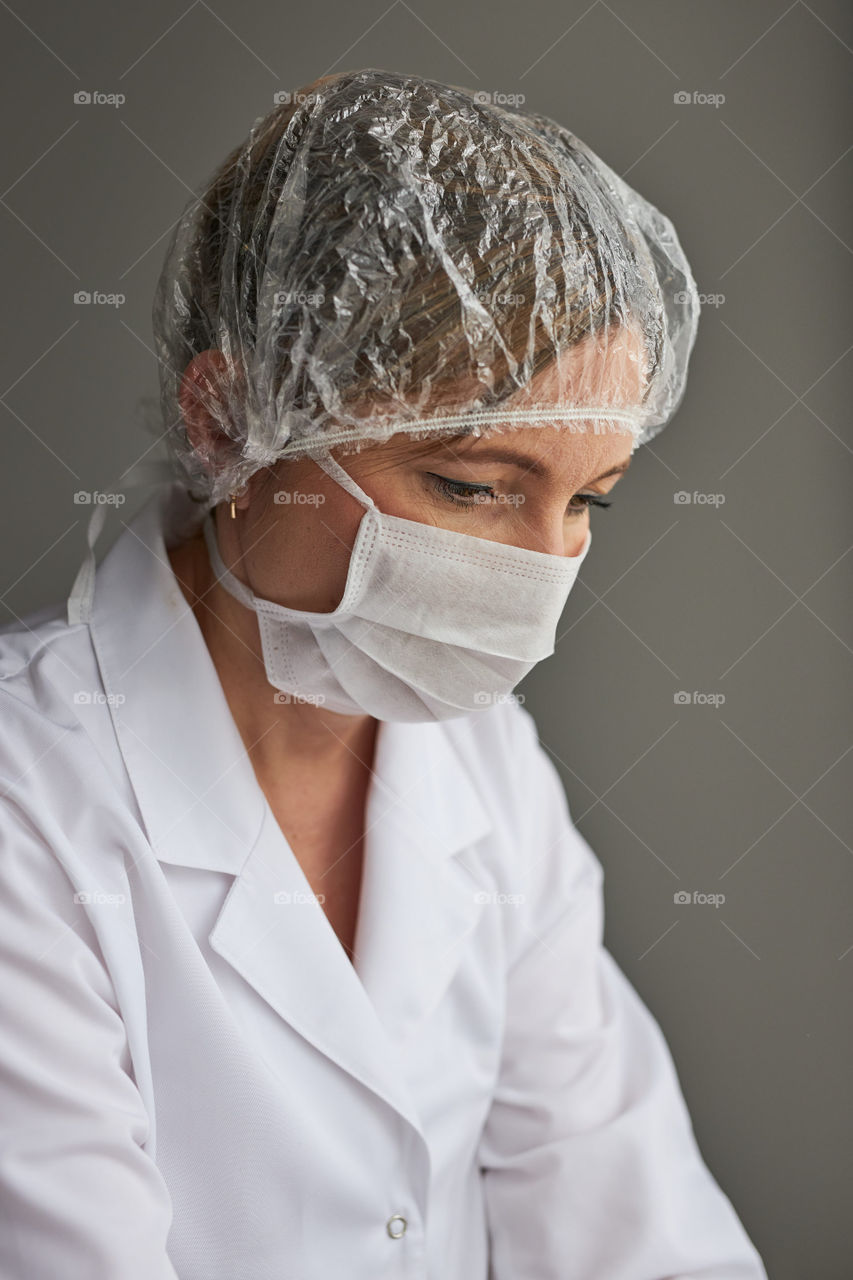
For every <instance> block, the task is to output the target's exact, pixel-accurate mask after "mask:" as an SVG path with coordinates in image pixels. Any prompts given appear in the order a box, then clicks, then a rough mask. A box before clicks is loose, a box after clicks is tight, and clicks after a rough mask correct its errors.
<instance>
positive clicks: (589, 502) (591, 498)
mask: <svg viewBox="0 0 853 1280" xmlns="http://www.w3.org/2000/svg"><path fill="white" fill-rule="evenodd" d="M572 502H581V503H582V504H583V505H582V506H580V507H573V506H572ZM572 502H570V503H569V511H568V514H569V515H576V514H577V513H578V512H580V511H585V510H586V509H587V507H612V506H613V502H612V500H611V501H609V502H608V501H607V499H606V498H601V497H599V495H598V494H597V493H576V494H575V496H574V497H573V498H572Z"/></svg>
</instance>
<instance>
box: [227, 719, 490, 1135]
mask: <svg viewBox="0 0 853 1280" xmlns="http://www.w3.org/2000/svg"><path fill="white" fill-rule="evenodd" d="M490 825H491V824H490V820H489V818H488V815H487V813H486V811H485V809H484V807H483V805H482V804H481V802H480V799H479V797H478V795H477V792H476V790H475V788H474V786H473V784H472V782H471V780H470V778H468V777H467V775H466V774H465V770H464V763H463V762H462V761H461V760H460V759H459V757H458V756H457V755H456V753H455V751H454V750H453V749H452V747H451V745H450V743H449V741H448V739H447V738H446V736H445V735H444V733H443V731H442V730H441V728H440V726H439V725H437V724H425V725H397V724H390V723H382V724H380V726H379V732H378V734H377V746H376V758H375V761H374V774H373V777H372V779H371V789H370V791H369V793H368V802H367V809H366V834H365V847H364V868H363V883H362V890H361V899H360V910H359V923H358V931H357V937H356V944H355V951H356V960H355V965H354V966H353V964H352V963H351V962H350V961H349V959H348V957H347V956H346V954H345V952H344V950H343V948H342V947H341V945H340V943H339V941H338V939H337V937H336V936H335V933H334V930H333V929H332V926H331V925H330V923H329V921H328V919H327V917H326V915H325V912H324V911H323V909H322V906H321V905H320V903H319V902H318V901H316V900H315V898H314V894H313V893H312V890H311V887H310V885H309V882H308V880H307V879H306V877H305V875H304V873H303V871H302V869H301V867H300V865H299V862H298V860H297V858H296V857H295V855H294V853H293V851H292V850H291V848H290V845H289V844H288V842H287V840H286V839H285V837H284V835H283V834H282V832H281V829H280V827H279V826H278V824H277V822H276V820H275V817H274V816H273V814H272V811H271V810H270V809H269V806H268V805H265V820H264V824H263V827H262V829H261V832H260V836H259V839H258V841H257V843H256V845H255V847H254V849H253V850H252V852H251V854H250V856H249V858H248V860H247V862H246V863H245V865H244V867H243V868H242V870H241V872H240V874H239V876H238V877H237V879H236V880H235V882H234V884H233V885H232V887H231V889H230V890H229V893H228V896H227V898H226V900H225V903H224V904H223V906H222V909H221V911H220V913H219V916H218V918H217V920H216V923H215V925H214V927H213V929H212V931H211V933H210V939H209V940H210V945H211V947H212V948H213V949H214V950H215V951H216V952H218V953H219V955H221V956H222V957H223V959H225V960H226V961H228V963H229V964H231V965H232V966H233V967H234V968H235V969H236V970H237V971H238V972H239V973H240V974H241V976H242V977H243V978H244V979H245V980H246V982H248V983H249V984H250V985H251V986H252V987H254V989H255V990H256V991H257V992H259V994H260V995H261V996H263V998H264V999H265V1000H266V1001H267V1003H268V1004H270V1005H271V1006H272V1007H273V1008H274V1009H275V1010H276V1012H277V1013H279V1014H280V1015H281V1017H282V1018H284V1019H285V1021H286V1022H288V1023H289V1024H290V1025H291V1026H292V1027H293V1028H295V1030H297V1031H298V1032H299V1034H300V1035H302V1036H303V1037H304V1038H305V1039H306V1040H308V1041H310V1043H311V1044H313V1045H314V1046H315V1048H317V1049H319V1050H320V1052H322V1053H324V1054H326V1056H327V1057H329V1058H331V1059H332V1060H333V1061H335V1062H337V1063H338V1065H339V1066H341V1067H343V1068H344V1070H346V1071H348V1072H349V1073H350V1074H351V1075H353V1076H355V1077H356V1078H357V1079H358V1080H360V1081H361V1082H362V1083H363V1084H364V1085H366V1086H367V1087H368V1088H370V1089H372V1090H373V1091H374V1092H375V1093H377V1094H379V1095H380V1096H381V1097H383V1098H384V1099H385V1100H386V1101H387V1102H389V1103H390V1104H391V1105H392V1106H394V1107H395V1108H396V1109H397V1110H398V1111H399V1112H401V1114H403V1115H405V1116H406V1117H407V1118H408V1119H409V1120H410V1122H411V1123H412V1124H413V1125H414V1126H415V1127H416V1128H418V1127H419V1121H418V1117H417V1115H416V1113H415V1110H414V1107H413V1105H412V1103H411V1100H410V1098H409V1096H408V1094H407V1092H406V1089H405V1084H404V1080H403V1076H402V1073H401V1072H400V1070H399V1067H398V1056H397V1055H398V1050H399V1049H400V1048H401V1047H402V1042H403V1040H404V1039H405V1037H406V1036H407V1035H408V1033H410V1032H411V1031H412V1029H413V1028H414V1027H415V1026H416V1025H417V1023H418V1022H419V1021H420V1020H421V1019H422V1018H424V1017H425V1016H426V1015H427V1014H428V1013H429V1012H430V1011H431V1010H432V1009H433V1008H434V1007H435V1005H436V1003H437V1002H438V1001H439V1000H440V998H441V995H442V993H443V991H444V990H445V989H446V987H447V985H448V983H449V982H450V980H451V977H452V975H453V972H454V971H455V969H456V967H457V966H458V964H459V960H460V957H461V949H462V945H463V943H464V940H465V938H466V937H467V936H468V935H469V933H470V932H471V930H472V929H473V927H474V925H475V924H476V921H477V918H478V916H479V914H480V912H481V911H482V909H483V908H482V903H481V902H480V901H478V897H477V890H478V885H477V882H476V880H475V879H474V877H473V876H472V875H471V873H470V872H469V871H468V869H467V867H466V866H465V861H464V852H465V849H466V848H469V847H470V845H471V844H472V843H473V841H474V840H476V839H477V838H479V837H481V836H482V835H483V834H485V832H486V831H488V830H489V829H490ZM453 855H458V856H457V857H454V856H453Z"/></svg>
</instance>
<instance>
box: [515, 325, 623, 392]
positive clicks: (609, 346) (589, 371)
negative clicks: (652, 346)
mask: <svg viewBox="0 0 853 1280" xmlns="http://www.w3.org/2000/svg"><path fill="white" fill-rule="evenodd" d="M646 375H647V355H646V347H645V341H644V338H643V335H642V332H641V331H640V330H639V329H638V328H637V327H636V326H635V325H621V324H620V325H609V326H606V327H605V328H604V329H601V330H599V331H597V332H595V333H591V334H587V335H586V336H585V337H584V338H582V339H581V340H580V341H579V342H576V343H574V344H573V345H572V346H571V347H568V348H567V349H566V350H565V351H563V352H561V354H560V356H559V357H558V358H557V359H556V360H553V361H551V362H550V363H549V364H548V365H546V366H545V368H544V369H540V370H539V372H538V373H536V374H534V376H533V378H532V379H531V380H530V382H529V383H528V384H527V386H525V387H523V388H521V389H520V390H519V391H517V392H516V393H515V394H514V395H512V396H510V397H509V400H508V401H507V404H508V405H510V406H512V407H513V408H523V407H525V406H528V405H532V404H533V403H535V405H536V407H537V408H542V407H544V406H546V405H547V404H549V403H553V404H561V405H571V406H576V407H578V408H583V407H585V406H586V407H591V408H592V407H600V406H603V407H608V408H612V409H631V408H636V407H637V406H639V404H640V403H641V401H642V398H643V393H644V391H645V389H646Z"/></svg>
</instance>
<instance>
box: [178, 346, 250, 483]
mask: <svg viewBox="0 0 853 1280" xmlns="http://www.w3.org/2000/svg"><path fill="white" fill-rule="evenodd" d="M235 383H236V379H235V375H234V371H233V370H232V369H231V368H230V367H229V364H228V361H227V359H226V357H225V356H224V354H223V353H222V352H221V351H217V350H215V349H213V348H211V349H210V350H207V351H200V352H199V354H198V355H196V356H193V358H192V360H191V361H190V363H189V364H188V365H187V367H186V369H185V370H184V374H183V377H182V379H181V385H180V388H179V390H178V404H179V406H180V410H181V416H182V417H183V420H184V423H185V425H186V429H187V436H188V438H189V440H190V443H191V444H192V446H193V448H194V449H195V451H196V453H197V454H198V456H199V457H200V458H201V459H202V460H203V462H204V463H205V464H206V465H207V466H208V467H209V469H210V470H211V471H215V470H217V469H218V466H217V464H218V463H219V462H224V461H225V459H226V457H227V456H228V455H232V454H233V453H234V451H235V449H239V445H237V444H236V443H235V441H234V440H232V439H231V437H230V436H229V435H228V434H227V432H226V431H225V430H224V429H223V424H225V423H228V422H231V421H233V418H234V403H233V397H234V391H235Z"/></svg>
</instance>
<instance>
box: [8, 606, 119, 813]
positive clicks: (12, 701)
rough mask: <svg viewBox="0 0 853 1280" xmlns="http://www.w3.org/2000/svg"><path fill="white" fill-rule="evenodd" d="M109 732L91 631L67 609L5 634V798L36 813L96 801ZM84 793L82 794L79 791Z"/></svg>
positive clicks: (43, 613) (39, 614) (52, 610)
mask: <svg viewBox="0 0 853 1280" xmlns="http://www.w3.org/2000/svg"><path fill="white" fill-rule="evenodd" d="M111 734H112V728H111V723H110V717H109V709H108V707H106V706H105V705H103V701H102V689H101V680H100V675H99V670H98V663H97V658H96V655H95V652H94V648H93V645H92V640H91V635H90V632H89V628H88V627H87V626H86V625H85V624H75V625H73V626H70V625H69V624H68V621H67V618H66V615H65V604H64V602H63V603H62V604H53V605H47V606H45V607H44V608H42V609H40V610H38V611H36V612H32V613H29V614H27V615H26V616H25V617H23V618H21V619H19V620H17V621H15V622H14V623H13V624H11V625H5V626H3V627H2V628H0V797H2V799H3V800H4V801H6V802H7V804H8V803H9V802H10V800H11V798H12V797H14V798H15V799H16V801H17V802H19V803H21V804H23V805H25V807H26V808H27V809H28V810H29V811H30V812H32V813H34V814H36V813H39V812H41V811H44V810H52V811H55V810H56V809H57V807H58V803H59V796H60V793H62V794H65V795H70V794H72V793H76V796H77V804H78V807H79V802H80V800H81V798H82V797H83V796H84V795H86V796H94V795H95V794H96V793H97V791H98V788H99V786H100V780H101V779H102V778H103V769H102V765H103V760H104V755H105V748H107V749H108V748H109V745H110V736H111ZM81 788H82V790H81Z"/></svg>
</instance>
